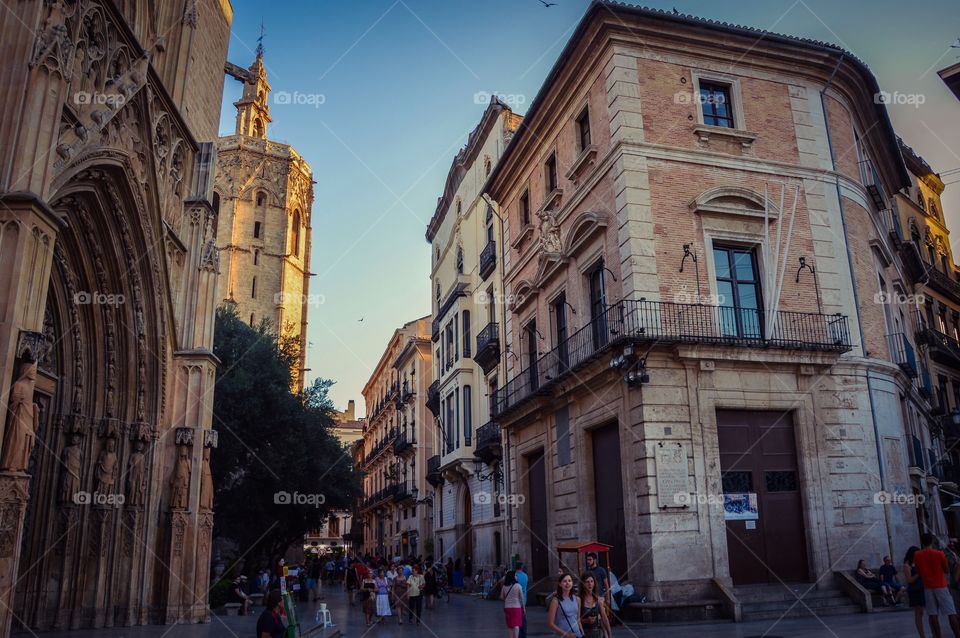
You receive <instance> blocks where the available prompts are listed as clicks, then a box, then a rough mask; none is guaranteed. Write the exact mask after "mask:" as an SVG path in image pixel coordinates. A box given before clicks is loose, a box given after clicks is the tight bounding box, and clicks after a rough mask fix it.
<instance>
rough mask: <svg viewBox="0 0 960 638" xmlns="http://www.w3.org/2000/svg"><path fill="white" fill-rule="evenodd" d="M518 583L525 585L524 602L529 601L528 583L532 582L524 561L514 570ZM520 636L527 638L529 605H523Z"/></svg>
mask: <svg viewBox="0 0 960 638" xmlns="http://www.w3.org/2000/svg"><path fill="white" fill-rule="evenodd" d="M514 577H515V578H516V579H517V583H518V584H519V585H520V586H521V587H523V602H524V603H526V602H527V585H528V584H529V583H530V577H529V576H527V571H526V566H525V565H524V564H523V563H520V562H518V563H517V569H516V571H515V572H514ZM520 638H527V606H526V604H524V606H523V624H522V625H521V626H520Z"/></svg>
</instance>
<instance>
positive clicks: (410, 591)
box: [407, 564, 426, 625]
mask: <svg viewBox="0 0 960 638" xmlns="http://www.w3.org/2000/svg"><path fill="white" fill-rule="evenodd" d="M411 569H412V573H411V574H410V578H408V579H407V605H408V607H407V622H408V623H411V624H412V623H413V621H414V619H416V621H417V625H419V624H420V614H422V613H423V590H424V587H425V586H426V581H425V579H424V577H423V574H421V573H420V565H416V564H415V565H414V566H413V567H412V568H411Z"/></svg>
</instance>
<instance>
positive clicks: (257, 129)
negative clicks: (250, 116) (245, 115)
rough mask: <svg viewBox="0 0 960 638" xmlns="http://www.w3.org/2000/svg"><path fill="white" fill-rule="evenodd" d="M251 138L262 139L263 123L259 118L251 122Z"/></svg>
mask: <svg viewBox="0 0 960 638" xmlns="http://www.w3.org/2000/svg"><path fill="white" fill-rule="evenodd" d="M253 136H254V137H263V121H262V120H261V119H260V118H259V117H258V118H257V119H255V120H254V121H253Z"/></svg>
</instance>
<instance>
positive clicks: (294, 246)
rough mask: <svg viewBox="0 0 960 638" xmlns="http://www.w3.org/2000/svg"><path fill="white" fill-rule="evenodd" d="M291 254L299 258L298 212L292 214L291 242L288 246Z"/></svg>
mask: <svg viewBox="0 0 960 638" xmlns="http://www.w3.org/2000/svg"><path fill="white" fill-rule="evenodd" d="M290 250H291V252H292V253H293V254H294V255H296V256H298V257H299V256H300V212H299V211H298V212H295V213H294V214H293V233H292V242H291V246H290Z"/></svg>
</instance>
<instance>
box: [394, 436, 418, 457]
mask: <svg viewBox="0 0 960 638" xmlns="http://www.w3.org/2000/svg"><path fill="white" fill-rule="evenodd" d="M416 444H417V442H416V441H415V440H414V438H413V433H408V432H401V433H400V436H398V437H397V439H396V441H394V443H393V453H394V454H396V455H397V456H402V455H403V454H406V453H407V452H409V451H410V450H413V449H414V446H415V445H416Z"/></svg>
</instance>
